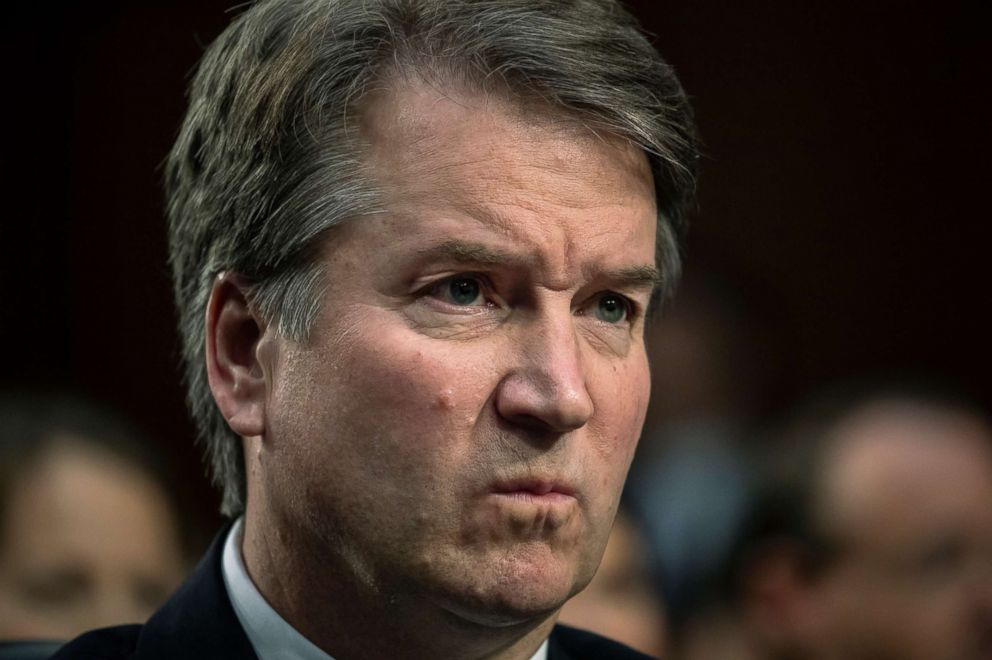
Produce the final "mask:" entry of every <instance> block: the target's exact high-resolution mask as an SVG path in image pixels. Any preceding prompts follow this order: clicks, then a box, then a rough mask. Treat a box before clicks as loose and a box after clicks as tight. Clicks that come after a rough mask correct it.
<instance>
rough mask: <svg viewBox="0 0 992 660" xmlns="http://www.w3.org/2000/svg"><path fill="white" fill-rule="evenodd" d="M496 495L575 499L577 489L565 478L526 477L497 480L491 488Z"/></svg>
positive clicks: (533, 498) (547, 499)
mask: <svg viewBox="0 0 992 660" xmlns="http://www.w3.org/2000/svg"><path fill="white" fill-rule="evenodd" d="M490 492H491V493H492V494H494V495H503V496H507V497H512V498H515V499H528V500H540V501H558V500H569V499H574V498H575V494H576V490H575V488H574V487H573V486H572V485H571V484H569V483H568V482H567V481H565V480H564V479H557V478H541V477H536V478H535V477H526V478H520V479H507V480H503V481H497V482H495V483H494V484H493V485H492V487H491V488H490Z"/></svg>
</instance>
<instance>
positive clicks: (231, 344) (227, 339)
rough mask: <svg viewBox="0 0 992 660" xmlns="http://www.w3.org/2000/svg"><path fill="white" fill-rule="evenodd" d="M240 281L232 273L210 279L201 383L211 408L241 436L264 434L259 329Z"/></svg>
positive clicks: (243, 284)
mask: <svg viewBox="0 0 992 660" xmlns="http://www.w3.org/2000/svg"><path fill="white" fill-rule="evenodd" d="M246 290H247V286H246V282H245V281H244V280H243V278H242V277H240V276H239V275H237V274H235V273H221V274H220V275H218V276H217V278H216V279H215V280H214V284H213V288H212V289H211V291H210V300H209V302H208V303H207V314H206V319H205V326H206V359H207V378H208V380H209V383H210V391H211V392H212V393H213V396H214V400H215V401H216V402H217V407H218V408H220V412H221V414H222V415H223V416H224V419H226V420H227V423H228V425H230V427H231V429H232V430H233V431H234V432H235V433H237V434H238V435H240V436H242V437H251V436H258V435H262V433H263V431H264V429H265V392H266V385H265V373H266V372H265V369H263V368H262V365H261V364H260V363H259V361H258V352H257V351H256V348H257V346H258V343H259V341H260V340H261V338H262V335H263V333H264V329H265V325H264V324H263V323H262V322H261V320H260V319H259V318H258V317H257V315H256V314H255V312H254V311H253V310H252V309H251V306H250V305H249V304H248V297H247V295H246Z"/></svg>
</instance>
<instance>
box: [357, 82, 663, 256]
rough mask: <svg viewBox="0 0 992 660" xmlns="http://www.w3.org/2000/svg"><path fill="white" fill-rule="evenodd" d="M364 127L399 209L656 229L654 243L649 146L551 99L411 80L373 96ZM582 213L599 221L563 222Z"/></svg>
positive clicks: (511, 223) (549, 230) (502, 225)
mask: <svg viewBox="0 0 992 660" xmlns="http://www.w3.org/2000/svg"><path fill="white" fill-rule="evenodd" d="M361 129H362V132H363V135H364V137H365V139H366V141H367V143H368V145H369V159H368V164H369V168H370V170H371V175H372V178H373V179H374V180H375V181H377V182H378V183H379V184H380V187H381V189H382V192H383V194H384V196H385V199H386V205H387V206H388V207H389V208H390V210H391V211H393V212H396V211H399V212H400V214H402V213H403V212H408V213H410V214H411V215H413V216H417V215H418V214H419V213H422V212H423V211H424V210H425V209H428V208H430V209H432V210H436V209H437V207H438V206H439V204H444V205H448V206H450V207H452V210H454V211H456V212H462V213H464V214H466V215H468V216H472V217H475V218H479V219H484V220H485V222H486V223H487V225H488V227H489V228H490V229H493V230H495V231H497V232H503V233H504V234H507V235H512V234H513V233H514V232H521V231H531V230H539V231H537V232H534V231H531V234H532V235H531V236H529V238H530V239H532V240H540V236H539V235H538V234H541V233H543V234H544V235H545V238H552V237H555V236H557V238H562V237H563V236H564V239H565V240H564V243H566V244H567V243H574V242H576V241H586V242H588V241H596V240H598V239H601V238H602V237H603V236H605V235H607V234H609V235H610V240H614V241H615V240H617V239H618V235H617V232H618V231H619V232H620V233H623V232H624V231H627V233H628V234H631V233H636V234H637V236H636V238H635V237H634V236H633V235H628V236H622V237H619V238H621V240H623V239H634V240H641V239H643V237H644V236H646V235H647V234H648V233H650V247H651V248H652V250H653V243H654V230H655V226H654V225H655V223H656V220H657V211H656V207H655V200H654V184H653V179H652V175H651V171H650V167H649V165H648V161H647V158H646V157H645V155H644V154H643V152H642V151H641V150H640V149H639V148H637V147H635V146H633V145H631V144H630V143H629V142H628V141H627V140H624V139H622V138H619V137H617V136H614V135H611V134H608V133H602V132H596V131H593V130H592V129H590V128H589V127H587V126H584V125H582V124H581V123H580V122H579V121H578V120H576V119H575V118H573V117H570V116H567V115H564V114H561V113H557V114H556V113H555V111H553V110H552V109H550V107H549V106H546V105H539V104H534V103H530V104H527V105H526V106H522V105H520V104H516V103H514V102H512V101H510V100H508V99H507V98H506V97H505V96H501V95H496V94H486V95H484V94H480V93H471V92H463V91H462V92H450V91H446V90H439V89H437V88H435V87H430V86H428V85H426V84H419V83H410V84H405V85H403V86H401V87H399V88H398V89H394V90H390V91H388V92H379V93H376V94H373V95H372V96H371V97H370V98H369V99H367V100H366V102H365V104H364V112H363V113H362V118H361ZM583 215H585V216H587V217H589V218H592V217H595V221H591V222H585V223H582V224H581V226H578V225H577V224H576V223H574V222H562V221H563V220H565V221H568V220H571V219H574V218H575V217H579V216H583ZM621 216H622V217H623V218H628V219H629V218H633V217H636V218H638V220H639V222H636V223H630V222H627V223H624V222H618V220H620V219H621ZM521 219H533V220H534V222H530V223H528V222H524V223H521V222H520V220H521ZM439 221H440V220H439ZM566 225H567V227H566ZM645 225H649V226H647V227H646V226H645ZM651 260H652V261H653V255H652V257H651Z"/></svg>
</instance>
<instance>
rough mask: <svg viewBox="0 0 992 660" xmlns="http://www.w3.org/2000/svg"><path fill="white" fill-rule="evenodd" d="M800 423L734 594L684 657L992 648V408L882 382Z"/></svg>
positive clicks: (914, 659) (700, 627)
mask: <svg viewBox="0 0 992 660" xmlns="http://www.w3.org/2000/svg"><path fill="white" fill-rule="evenodd" d="M789 429H790V430H789V431H788V432H786V433H784V434H782V436H781V438H780V440H779V441H778V442H776V443H775V444H774V445H773V446H771V447H770V448H769V449H770V451H769V454H768V460H767V473H766V474H765V476H764V477H763V478H762V480H761V482H762V483H761V487H760V488H759V490H758V492H757V496H756V501H755V505H754V510H753V515H752V517H751V519H750V522H749V523H748V525H747V526H746V529H745V532H744V534H743V535H742V537H741V541H740V544H739V547H738V549H737V551H736V552H735V557H734V560H733V566H734V569H733V571H732V574H733V579H732V581H730V583H729V584H731V585H732V587H733V593H734V598H735V600H734V601H733V608H732V609H727V608H725V609H723V610H722V611H721V610H720V608H718V607H714V608H712V609H711V611H710V616H708V617H706V618H700V619H699V620H697V621H696V623H695V628H694V631H693V632H692V634H689V635H687V636H686V637H685V638H684V640H683V644H682V647H681V649H680V653H679V656H678V657H681V658H688V659H691V660H705V659H707V658H717V657H720V658H726V657H733V658H742V659H746V658H762V659H765V658H769V659H783V660H784V659H791V658H803V659H809V660H834V659H838V660H839V659H845V660H978V659H981V658H992V427H990V424H989V420H988V418H987V417H985V416H983V415H982V414H981V413H979V412H977V411H975V410H972V409H970V408H969V407H967V406H965V405H964V404H962V403H959V402H958V401H957V400H955V399H952V398H948V397H943V396H936V395H933V394H920V393H918V392H914V391H910V390H908V389H906V388H900V389H881V390H880V389H874V390H870V391H862V392H860V393H856V394H847V395H845V396H844V397H840V398H838V397H831V398H830V399H829V400H828V402H827V403H822V402H821V403H819V404H816V405H813V406H810V407H809V408H808V409H806V410H805V411H804V412H803V413H802V414H801V415H800V416H799V421H797V422H795V423H794V424H792V425H790V427H789ZM714 632H716V633H717V635H716V640H714V635H713V633H714Z"/></svg>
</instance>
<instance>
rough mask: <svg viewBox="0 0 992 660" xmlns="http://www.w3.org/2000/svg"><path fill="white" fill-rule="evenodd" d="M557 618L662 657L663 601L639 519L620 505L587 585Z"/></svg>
mask: <svg viewBox="0 0 992 660" xmlns="http://www.w3.org/2000/svg"><path fill="white" fill-rule="evenodd" d="M559 621H561V622H562V623H564V624H567V625H570V626H575V627H576V628H583V629H585V630H591V631H593V632H595V633H599V634H600V635H604V636H606V637H609V638H611V639H615V640H617V641H620V642H623V643H624V644H627V645H628V646H630V647H632V648H635V649H637V650H638V651H641V652H643V653H647V654H648V655H650V656H654V657H664V655H665V653H664V650H665V624H664V622H665V607H664V603H663V602H662V599H661V594H660V593H659V592H658V591H657V589H656V588H655V581H654V579H653V577H652V575H651V567H650V565H649V561H648V548H647V545H646V541H645V539H644V534H643V532H642V530H641V526H640V522H639V521H638V520H637V519H636V518H635V517H634V516H633V515H632V514H631V513H630V512H628V511H626V510H625V509H624V508H623V506H622V505H621V508H620V510H619V511H618V512H617V517H616V520H615V522H614V523H613V530H612V531H611V532H610V539H609V541H608V542H607V544H606V552H605V553H604V554H603V561H602V563H600V565H599V570H598V571H596V575H595V577H593V579H592V582H590V583H589V586H588V587H586V588H585V590H583V591H582V592H580V593H579V595H577V596H575V597H574V598H572V600H570V601H568V602H567V603H565V607H563V608H562V610H561V616H560V617H559Z"/></svg>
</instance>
